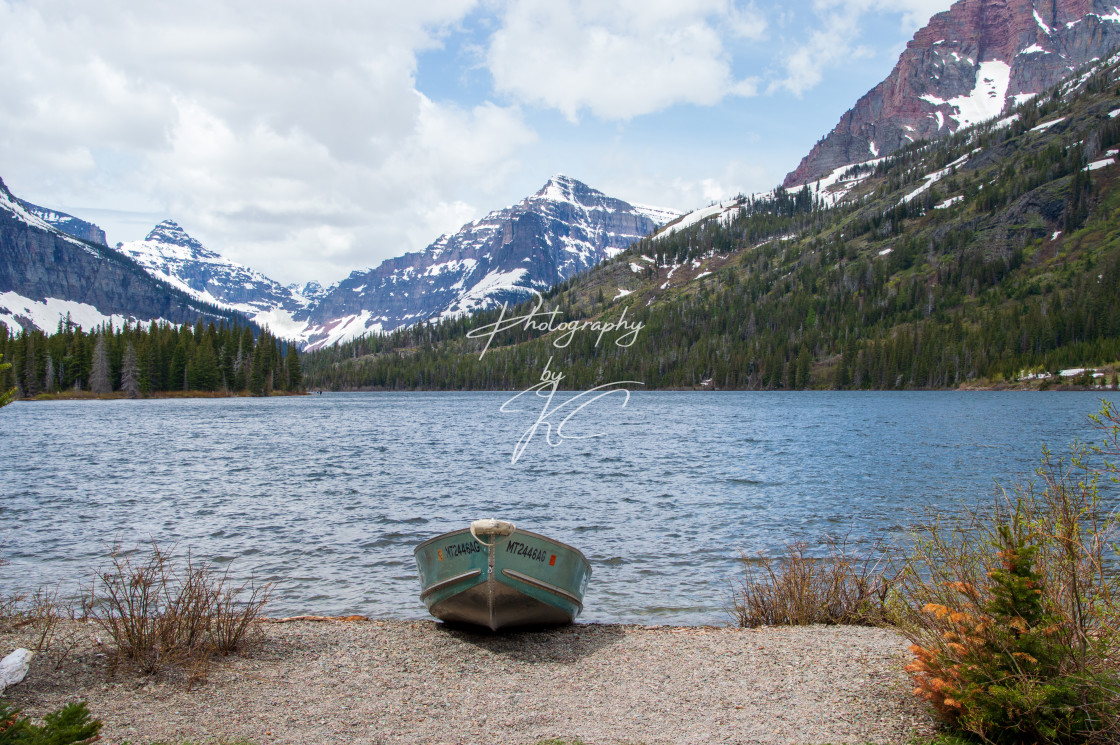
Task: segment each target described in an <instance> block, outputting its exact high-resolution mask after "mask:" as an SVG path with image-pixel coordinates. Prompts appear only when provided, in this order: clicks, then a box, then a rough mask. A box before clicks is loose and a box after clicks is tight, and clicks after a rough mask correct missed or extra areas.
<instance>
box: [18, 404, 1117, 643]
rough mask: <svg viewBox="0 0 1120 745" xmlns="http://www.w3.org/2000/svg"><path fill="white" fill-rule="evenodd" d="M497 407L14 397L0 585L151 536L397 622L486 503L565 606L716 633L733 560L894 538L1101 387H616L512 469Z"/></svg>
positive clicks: (283, 606) (284, 593) (417, 609)
mask: <svg viewBox="0 0 1120 745" xmlns="http://www.w3.org/2000/svg"><path fill="white" fill-rule="evenodd" d="M571 395H573V394H570V393H569V394H564V393H560V394H557V396H558V397H561V396H571ZM1104 395H1105V396H1107V397H1109V398H1110V399H1112V400H1114V401H1116V400H1117V399H1118V398H1120V397H1117V396H1116V395H1115V394H1111V393H1107V394H1104ZM509 397H510V394H505V393H399V394H394V393H373V394H327V395H322V396H306V397H298V398H273V399H193V400H151V401H89V402H42V403H16V404H14V405H12V406H9V407H6V408H5V409H3V410H0V542H2V547H0V555H2V556H3V557H4V558H6V559H7V560H8V561H9V562H10V564H9V565H8V566H6V567H3V568H0V591H4V590H6V591H12V590H15V589H24V590H26V589H31V588H34V587H36V586H38V585H41V584H53V583H56V582H57V583H62V586H63V591H64V592H67V591H69V590H70V589H72V588H74V587H75V585H76V582H77V581H79V580H83V579H87V578H88V577H89V576H90V573H91V571H92V570H93V569H94V568H96V567H97V566H99V565H103V564H104V563H105V560H106V552H107V549H108V547H109V546H110V545H111V544H113V543H114V542H118V541H120V542H123V543H124V544H125V545H133V544H135V543H136V542H138V541H146V540H148V539H149V538H154V539H155V540H156V541H157V542H159V543H160V544H161V545H164V546H170V545H172V544H175V545H177V547H178V550H179V551H183V550H185V549H186V548H190V550H191V552H192V553H193V555H194V556H196V557H204V558H208V559H213V560H215V561H217V562H219V563H225V562H229V561H232V562H233V565H232V567H233V571H234V573H235V574H236V575H238V576H246V575H248V574H249V573H250V572H253V573H255V575H256V577H257V578H262V579H268V580H274V581H275V582H276V583H277V590H276V593H275V595H274V600H273V603H272V605H271V607H270V608H269V609H268V611H269V614H270V615H280V614H296V613H323V614H350V613H361V614H365V615H370V616H381V617H395V618H421V617H424V616H425V615H426V611H425V609H424V606H423V605H422V604H421V603H420V602H419V600H418V599H417V595H418V590H419V587H418V584H417V579H416V571H415V565H414V563H413V559H412V548H413V546H415V544H417V543H418V542H419V541H421V540H423V539H425V538H428V537H431V536H433V535H436V534H439V533H442V532H445V531H448V530H453V529H457V528H461V527H466V525H467V523H468V522H469V521H470V520H472V519H474V518H478V517H488V516H494V517H502V518H506V519H510V520H513V521H515V522H516V523H517V524H518V525H519V526H522V527H524V528H526V529H528V530H533V531H536V532H540V533H545V534H547V535H549V536H551V537H554V538H556V539H558V540H561V541H564V542H566V543H570V544H571V545H573V546H576V547H577V548H579V549H581V550H582V551H583V552H584V553H585V554H586V555H587V557H588V559H589V560H590V561H591V564H592V567H593V572H594V573H593V576H592V580H591V585H590V587H589V589H588V593H587V597H586V609H585V611H584V614H583V616H581V619H582V620H589V621H612V622H615V621H617V622H638V623H674V624H699V623H724V622H726V621H727V620H728V618H729V617H728V615H727V613H726V610H725V608H726V606H727V601H728V598H729V596H730V591H731V586H732V582H733V580H734V579H736V578H737V577H738V576H739V574H740V571H741V569H740V567H741V565H740V556H741V554H742V552H748V553H755V552H759V551H761V552H770V553H773V552H776V551H777V550H780V548H781V547H782V545H783V544H784V543H786V542H789V541H796V540H806V541H810V542H811V543H814V544H817V543H818V541H819V539H820V537H821V536H822V535H831V536H834V537H842V536H844V535H846V534H849V535H850V536H852V538H853V539H854V540H856V541H868V540H871V539H873V538H877V537H884V538H887V537H891V536H899V535H901V534H902V533H903V532H904V531H905V528H906V526H907V524H908V523H909V522H910V521H911V519H912V517H913V516H915V515H916V514H918V513H919V512H921V511H922V510H923V509H925V508H927V507H933V508H936V509H938V510H942V511H945V512H953V511H955V510H958V509H959V507H960V505H961V504H962V502H969V501H974V500H976V499H983V498H989V497H990V496H991V495H992V494H993V491H994V488H995V483H996V480H999V481H1000V482H1002V483H1004V484H1010V483H1011V482H1012V481H1013V480H1014V479H1015V477H1016V476H1018V475H1022V474H1025V473H1027V472H1029V471H1030V470H1031V469H1032V468H1033V467H1034V465H1035V464H1036V463H1037V461H1038V458H1039V455H1040V449H1041V447H1042V445H1043V444H1049V445H1050V446H1051V448H1052V449H1053V450H1055V451H1056V452H1063V451H1065V449H1066V446H1067V445H1068V443H1069V442H1070V441H1072V440H1073V439H1074V438H1075V437H1080V438H1082V439H1088V440H1091V441H1096V440H1099V437H1098V436H1097V434H1096V433H1095V432H1094V430H1093V429H1092V427H1091V425H1090V423H1089V421H1088V419H1087V415H1088V414H1090V413H1093V412H1095V411H1097V410H1098V409H1099V408H1100V399H1101V394H1094V393H1009V392H1001V393H957V392H953V393H830V392H814V393H809V392H805V393H673V392H664V393H662V392H636V393H634V394H633V395H632V396H631V397H630V399H629V403H628V404H627V405H626V406H625V408H623V407H622V406H621V403H622V397H621V395H615V396H611V397H608V398H605V399H602V400H599V401H596V402H594V403H593V404H592V405H590V406H588V407H586V408H585V409H583V410H582V411H579V412H578V413H576V414H575V415H574V416H573V417H572V418H571V420H570V421H569V422H568V423H567V425H565V427H564V430H563V434H564V435H567V436H568V437H569V438H570V437H572V436H574V435H591V434H602V436H601V437H596V438H590V439H582V440H581V439H564V440H555V439H554V441H558V442H559V444H558V445H556V446H555V447H552V446H550V445H549V444H548V442H547V441H546V434H548V433H547V432H546V428H545V427H544V426H543V425H542V426H541V427H540V428H538V429H537V430H536V431H535V434H534V435H533V437H532V438H531V439H529V440H528V441H527V443H526V444H525V448H524V451H523V452H522V453H521V457H520V459H519V460H518V461H517V462H516V463H513V462H511V459H512V455H513V452H514V447H515V445H516V444H517V443H518V441H519V438H522V437H523V436H524V435H525V433H526V431H527V430H528V429H529V428H530V427H531V426H532V425H533V423H534V422H536V421H537V418H538V415H539V413H540V407H541V405H542V404H543V401H542V400H540V399H530V398H529V397H523V398H522V399H519V400H517V401H515V402H513V403H512V404H510V405H509V406H508V407H507V408H508V409H509V410H508V411H506V412H502V411H501V410H500V409H501V407H502V404H503V402H505V401H506V400H507V399H509ZM557 423H559V418H558V417H556V418H554V419H553V424H557ZM552 435H553V437H554V438H555V435H556V433H555V430H553V431H552Z"/></svg>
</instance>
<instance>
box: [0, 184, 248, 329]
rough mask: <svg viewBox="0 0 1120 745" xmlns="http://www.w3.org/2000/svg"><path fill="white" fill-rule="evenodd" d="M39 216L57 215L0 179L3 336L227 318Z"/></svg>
mask: <svg viewBox="0 0 1120 745" xmlns="http://www.w3.org/2000/svg"><path fill="white" fill-rule="evenodd" d="M42 212H47V213H49V216H54V217H57V216H58V215H60V213H57V212H53V211H50V210H43V209H42V208H33V207H32V206H29V205H27V204H26V203H24V202H22V201H21V200H19V199H17V198H16V197H15V196H13V195H12V193H11V192H10V191H8V188H7V186H5V185H4V182H3V181H2V180H0V322H2V323H4V324H5V325H7V326H8V328H9V329H10V330H13V331H18V330H19V329H21V328H24V329H31V328H37V329H40V330H42V331H47V332H52V331H54V330H55V328H56V327H57V326H58V324H59V322H60V321H61V320H63V319H64V318H67V317H69V319H70V320H71V321H72V322H74V323H76V324H79V325H81V326H83V327H84V328H86V329H89V328H92V327H94V326H97V325H100V324H102V323H107V322H112V323H113V324H114V325H116V326H121V325H122V324H123V323H124V322H125V321H132V322H137V323H139V322H149V321H158V320H163V321H168V322H171V323H193V322H195V321H196V320H198V319H199V318H204V319H209V320H221V319H226V320H231V319H232V318H233V317H234V315H233V314H232V313H229V312H227V311H224V310H222V309H220V308H217V307H214V306H208V305H206V304H205V303H202V302H199V301H198V300H196V299H194V298H192V297H190V296H188V295H187V294H185V293H183V292H181V291H179V290H177V289H175V288H174V287H171V286H170V285H168V284H167V283H165V282H161V281H159V280H157V279H155V278H153V277H152V276H151V275H149V274H148V273H147V272H145V271H144V270H143V269H142V268H141V267H140V266H138V265H137V264H136V262H134V261H132V260H131V259H128V258H126V257H124V256H121V255H120V254H118V253H117V252H116V251H113V250H112V249H110V248H108V247H103V246H99V245H96V244H95V242H85V241H83V240H78V239H77V238H75V237H73V236H71V235H68V234H67V233H65V232H63V231H62V230H60V229H59V228H58V227H56V226H55V225H53V224H51V222H48V221H47V220H46V219H44V217H42V216H41V213H42ZM62 217H68V216H66V215H63V216H62ZM64 222H65V221H64ZM86 225H89V223H86ZM93 227H96V226H93Z"/></svg>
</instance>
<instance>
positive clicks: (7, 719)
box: [0, 701, 101, 745]
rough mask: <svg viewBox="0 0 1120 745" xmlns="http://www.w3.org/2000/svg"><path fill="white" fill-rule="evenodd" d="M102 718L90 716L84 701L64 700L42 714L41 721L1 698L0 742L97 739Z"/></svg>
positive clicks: (27, 744) (44, 744)
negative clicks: (59, 704)
mask: <svg viewBox="0 0 1120 745" xmlns="http://www.w3.org/2000/svg"><path fill="white" fill-rule="evenodd" d="M100 731H101V722H100V721H99V720H97V719H90V716H89V711H88V710H87V709H86V705H85V702H82V701H78V702H76V703H71V704H67V705H66V706H64V707H62V708H61V709H59V710H58V711H56V712H54V713H53V714H47V715H46V716H45V717H43V724H42V725H34V724H32V723H31V720H29V719H27V718H26V717H21V716H20V711H19V709H14V708H12V707H10V706H8V704H6V703H5V702H3V701H0V745H80V744H81V743H89V742H93V741H94V740H96V739H98V733H99V732H100Z"/></svg>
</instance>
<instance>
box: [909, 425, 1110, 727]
mask: <svg viewBox="0 0 1120 745" xmlns="http://www.w3.org/2000/svg"><path fill="white" fill-rule="evenodd" d="M1097 422H1098V424H1099V425H1100V426H1101V428H1102V429H1103V430H1104V431H1105V432H1106V434H1107V440H1106V442H1105V444H1104V445H1103V446H1102V447H1098V448H1088V447H1084V446H1075V448H1074V449H1073V451H1072V453H1071V457H1070V458H1069V459H1068V460H1065V461H1062V460H1055V459H1054V458H1053V457H1052V456H1051V455H1050V454H1049V453H1046V454H1045V455H1044V459H1043V463H1042V465H1041V466H1040V468H1039V469H1038V471H1037V475H1038V477H1039V480H1038V486H1039V487H1041V488H1036V487H1035V485H1034V484H1024V485H1022V486H1020V487H1019V488H1017V489H1016V490H1014V491H1013V492H1012V493H1011V494H1009V495H1005V496H1004V497H1003V498H1001V500H1000V501H999V502H998V503H997V504H996V505H995V506H994V508H993V509H991V510H981V509H979V508H977V509H975V510H971V511H968V512H967V514H966V515H965V516H964V519H961V520H953V521H949V522H944V521H942V520H941V519H940V518H933V519H931V520H930V521H929V522H927V524H926V525H924V526H923V527H922V528H921V529H920V531H919V536H918V538H917V540H916V542H915V545H914V548H913V556H912V560H911V562H910V564H909V566H908V568H907V570H906V571H905V573H904V575H903V578H902V582H901V596H902V599H903V602H902V603H901V604H900V606H899V608H898V622H899V625H900V627H901V629H902V631H903V633H904V634H906V635H907V636H908V637H909V638H910V640H911V641H912V642H913V646H911V648H910V649H911V651H912V652H913V653H914V656H915V659H914V661H913V662H912V663H911V664H910V665H908V666H907V670H908V671H909V672H910V674H911V676H912V678H913V680H914V683H915V689H914V692H915V694H916V695H918V696H920V697H922V698H924V699H926V700H927V701H929V702H930V703H931V704H932V706H933V708H934V711H935V712H936V714H937V715H938V716H939V718H940V719H941V720H942V721H943V722H944V723H945V724H946V725H947V726H948V727H949V729H950V733H953V734H956V735H959V736H961V737H963V738H965V739H966V741H967V740H969V739H970V740H971V741H974V742H982V743H997V744H999V745H1019V744H1020V743H1022V744H1026V743H1039V744H1054V745H1066V744H1069V745H1072V744H1073V743H1086V742H1102V743H1104V742H1112V743H1114V742H1116V741H1117V735H1118V734H1120V672H1118V670H1117V662H1116V661H1117V659H1118V656H1117V652H1118V651H1120V602H1118V601H1120V577H1118V576H1117V575H1116V573H1115V566H1114V565H1115V561H1116V558H1117V557H1116V552H1115V549H1114V548H1113V546H1114V543H1115V540H1116V537H1117V534H1118V530H1117V529H1118V525H1120V523H1118V519H1117V515H1116V513H1115V512H1114V511H1112V510H1110V509H1109V508H1108V505H1107V504H1105V503H1104V501H1103V500H1102V497H1101V494H1100V491H1099V489H1098V486H1099V483H1098V479H1099V478H1100V477H1101V476H1105V477H1107V478H1110V479H1114V478H1115V476H1116V474H1117V468H1116V466H1115V461H1114V460H1110V458H1112V459H1114V458H1115V456H1116V455H1117V454H1120V441H1118V436H1120V419H1118V418H1117V415H1116V413H1115V412H1114V411H1113V410H1112V409H1111V408H1110V407H1109V406H1107V405H1106V406H1105V408H1104V409H1103V411H1102V412H1101V414H1100V415H1099V417H1097Z"/></svg>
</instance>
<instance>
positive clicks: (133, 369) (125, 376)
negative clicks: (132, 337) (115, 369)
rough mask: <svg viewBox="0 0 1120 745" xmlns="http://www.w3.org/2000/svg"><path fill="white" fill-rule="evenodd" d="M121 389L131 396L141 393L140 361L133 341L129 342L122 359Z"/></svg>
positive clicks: (134, 396)
mask: <svg viewBox="0 0 1120 745" xmlns="http://www.w3.org/2000/svg"><path fill="white" fill-rule="evenodd" d="M121 390H122V391H124V392H125V393H126V394H128V397H129V398H136V397H138V396H139V395H140V363H139V361H138V360H137V359H136V348H135V347H133V346H132V342H129V343H128V347H126V348H125V350H124V358H123V359H122V360H121Z"/></svg>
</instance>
